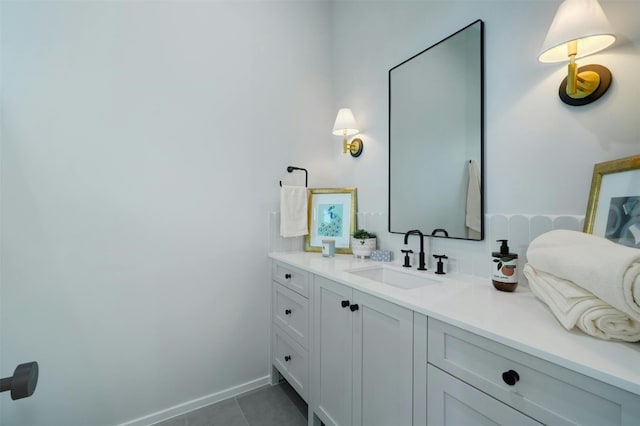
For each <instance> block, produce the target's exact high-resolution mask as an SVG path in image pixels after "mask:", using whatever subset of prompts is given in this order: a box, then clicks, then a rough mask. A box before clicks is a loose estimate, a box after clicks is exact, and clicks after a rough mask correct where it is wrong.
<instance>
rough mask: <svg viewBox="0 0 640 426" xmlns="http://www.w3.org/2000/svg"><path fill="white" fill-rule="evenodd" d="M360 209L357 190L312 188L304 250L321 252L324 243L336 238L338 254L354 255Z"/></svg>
mask: <svg viewBox="0 0 640 426" xmlns="http://www.w3.org/2000/svg"><path fill="white" fill-rule="evenodd" d="M357 206H358V201H357V189H356V188H354V187H347V188H309V204H308V215H309V219H308V221H309V234H308V235H305V238H304V250H305V251H310V252H320V251H322V240H323V239H324V240H326V239H333V240H334V241H335V252H336V253H340V254H352V250H351V234H353V233H354V232H355V230H356V217H357V215H356V213H357Z"/></svg>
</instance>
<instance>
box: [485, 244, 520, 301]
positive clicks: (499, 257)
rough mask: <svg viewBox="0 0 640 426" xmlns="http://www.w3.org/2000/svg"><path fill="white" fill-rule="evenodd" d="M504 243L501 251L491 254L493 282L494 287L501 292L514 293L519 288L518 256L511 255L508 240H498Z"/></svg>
mask: <svg viewBox="0 0 640 426" xmlns="http://www.w3.org/2000/svg"><path fill="white" fill-rule="evenodd" d="M497 241H498V242H502V244H501V245H500V251H494V252H493V253H491V257H492V258H491V260H492V263H491V281H492V282H493V286H494V287H495V288H496V289H498V290H500V291H514V290H515V289H516V287H517V286H518V274H517V273H516V267H517V266H518V255H517V254H516V253H509V245H508V244H507V240H497Z"/></svg>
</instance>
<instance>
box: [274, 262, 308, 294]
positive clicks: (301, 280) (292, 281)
mask: <svg viewBox="0 0 640 426" xmlns="http://www.w3.org/2000/svg"><path fill="white" fill-rule="evenodd" d="M273 280H274V281H276V282H279V283H280V284H282V285H283V286H285V287H288V288H290V289H291V290H293V291H295V292H297V293H300V294H301V295H303V296H304V297H307V298H308V297H309V273H308V272H306V271H303V270H302V269H298V268H295V267H293V266H289V265H286V264H284V263H280V262H278V261H274V262H273Z"/></svg>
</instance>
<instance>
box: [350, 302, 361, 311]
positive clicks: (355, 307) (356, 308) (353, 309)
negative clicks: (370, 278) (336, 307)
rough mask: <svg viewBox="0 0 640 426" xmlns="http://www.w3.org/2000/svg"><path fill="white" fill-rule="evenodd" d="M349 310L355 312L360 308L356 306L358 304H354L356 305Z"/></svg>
mask: <svg viewBox="0 0 640 426" xmlns="http://www.w3.org/2000/svg"><path fill="white" fill-rule="evenodd" d="M349 309H351V312H355V311H357V310H358V309H360V306H358V304H357V303H356V304H353V305H351V306H349Z"/></svg>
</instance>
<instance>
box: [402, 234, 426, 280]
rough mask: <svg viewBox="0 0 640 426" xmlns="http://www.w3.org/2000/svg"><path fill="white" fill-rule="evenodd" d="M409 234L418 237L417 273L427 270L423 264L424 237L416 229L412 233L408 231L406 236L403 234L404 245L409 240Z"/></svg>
mask: <svg viewBox="0 0 640 426" xmlns="http://www.w3.org/2000/svg"><path fill="white" fill-rule="evenodd" d="M411 234H417V235H420V265H419V266H418V271H426V270H427V268H426V267H425V262H424V235H423V234H422V232H420V231H419V230H417V229H414V230H413V231H408V232H407V233H406V234H404V243H405V245H406V244H407V240H408V239H409V235H411Z"/></svg>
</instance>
